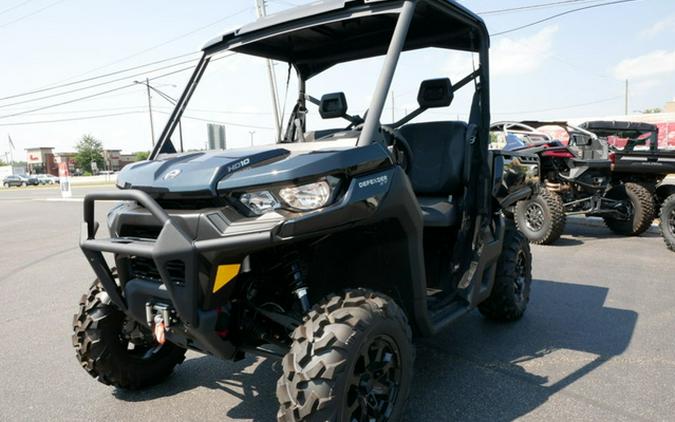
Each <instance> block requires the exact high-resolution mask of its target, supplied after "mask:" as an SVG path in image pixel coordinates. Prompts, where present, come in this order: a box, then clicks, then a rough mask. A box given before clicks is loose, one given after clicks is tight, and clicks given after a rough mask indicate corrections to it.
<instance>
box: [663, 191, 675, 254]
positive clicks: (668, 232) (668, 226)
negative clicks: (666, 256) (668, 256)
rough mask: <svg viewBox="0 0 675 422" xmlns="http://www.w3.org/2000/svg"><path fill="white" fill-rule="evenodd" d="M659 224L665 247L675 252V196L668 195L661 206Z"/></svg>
mask: <svg viewBox="0 0 675 422" xmlns="http://www.w3.org/2000/svg"><path fill="white" fill-rule="evenodd" d="M659 219H660V220H661V223H660V225H659V227H660V228H661V234H662V235H663V241H664V242H666V247H667V248H668V249H670V250H671V251H673V252H675V194H674V195H670V196H669V197H668V198H666V200H665V201H663V204H661V214H660V216H659Z"/></svg>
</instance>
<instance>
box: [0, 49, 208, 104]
mask: <svg viewBox="0 0 675 422" xmlns="http://www.w3.org/2000/svg"><path fill="white" fill-rule="evenodd" d="M195 61H196V60H185V61H182V62H179V63H175V64H172V65H168V66H162V67H158V68H156V69H152V70H149V71H145V72H141V73H136V74H133V75H127V76H124V77H121V78H117V79H112V80H110V81H105V82H99V83H96V84H93V85H88V86H83V87H79V88H74V89H71V90H69V91H66V92H57V93H55V94H49V95H43V96H41V97H36V98H29V99H27V100H21V101H16V102H13V103H9V104H1V105H0V108H6V107H12V106H16V105H21V104H28V103H33V102H35V101H41V100H46V99H48V98H54V97H60V96H63V95H69V94H72V93H75V92H80V91H86V90H88V89H92V88H97V87H99V86H104V85H110V84H113V83H116V82H120V81H125V80H127V79H129V78H134V77H138V76H143V75H147V74H148V73H153V72H158V71H160V70H166V69H170V68H172V67H175V66H178V65H181V64H185V63H194V62H195ZM192 67H193V66H190V67H188V68H187V69H191V68H192ZM185 69H186V68H181V69H179V70H178V71H176V73H178V72H183V71H185ZM15 97H16V96H15Z"/></svg>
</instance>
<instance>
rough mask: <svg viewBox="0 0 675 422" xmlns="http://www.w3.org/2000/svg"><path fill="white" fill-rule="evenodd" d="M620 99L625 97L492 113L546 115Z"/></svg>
mask: <svg viewBox="0 0 675 422" xmlns="http://www.w3.org/2000/svg"><path fill="white" fill-rule="evenodd" d="M619 98H623V97H622V96H616V97H611V98H605V99H602V100H596V101H590V102H587V103H581V104H572V105H568V106H563V107H554V108H545V109H540V110H523V111H507V112H492V114H501V115H513V114H528V113H544V112H548V111H560V110H569V109H571V108H578V107H585V106H589V105H595V104H602V103H607V102H610V101H614V100H617V99H619Z"/></svg>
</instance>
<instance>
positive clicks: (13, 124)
mask: <svg viewBox="0 0 675 422" xmlns="http://www.w3.org/2000/svg"><path fill="white" fill-rule="evenodd" d="M139 113H145V111H127V112H122V113H111V114H99V115H95V116H84V117H71V118H67V119H55V120H34V121H30V122H15V123H0V126H24V125H39V124H47V123H61V122H74V121H79V120H92V119H102V118H107V117H116V116H128V115H130V114H139Z"/></svg>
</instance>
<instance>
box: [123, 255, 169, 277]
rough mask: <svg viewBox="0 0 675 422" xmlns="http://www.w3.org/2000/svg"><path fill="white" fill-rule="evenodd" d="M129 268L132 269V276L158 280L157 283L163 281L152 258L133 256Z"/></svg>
mask: <svg viewBox="0 0 675 422" xmlns="http://www.w3.org/2000/svg"><path fill="white" fill-rule="evenodd" d="M129 269H130V270H131V271H130V272H131V274H130V275H131V278H142V279H143V280H151V281H156V282H157V283H160V282H161V281H162V278H161V277H160V276H159V271H157V267H156V266H155V262H154V261H153V260H152V259H150V258H141V257H138V256H134V257H131V258H130V259H129Z"/></svg>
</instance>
